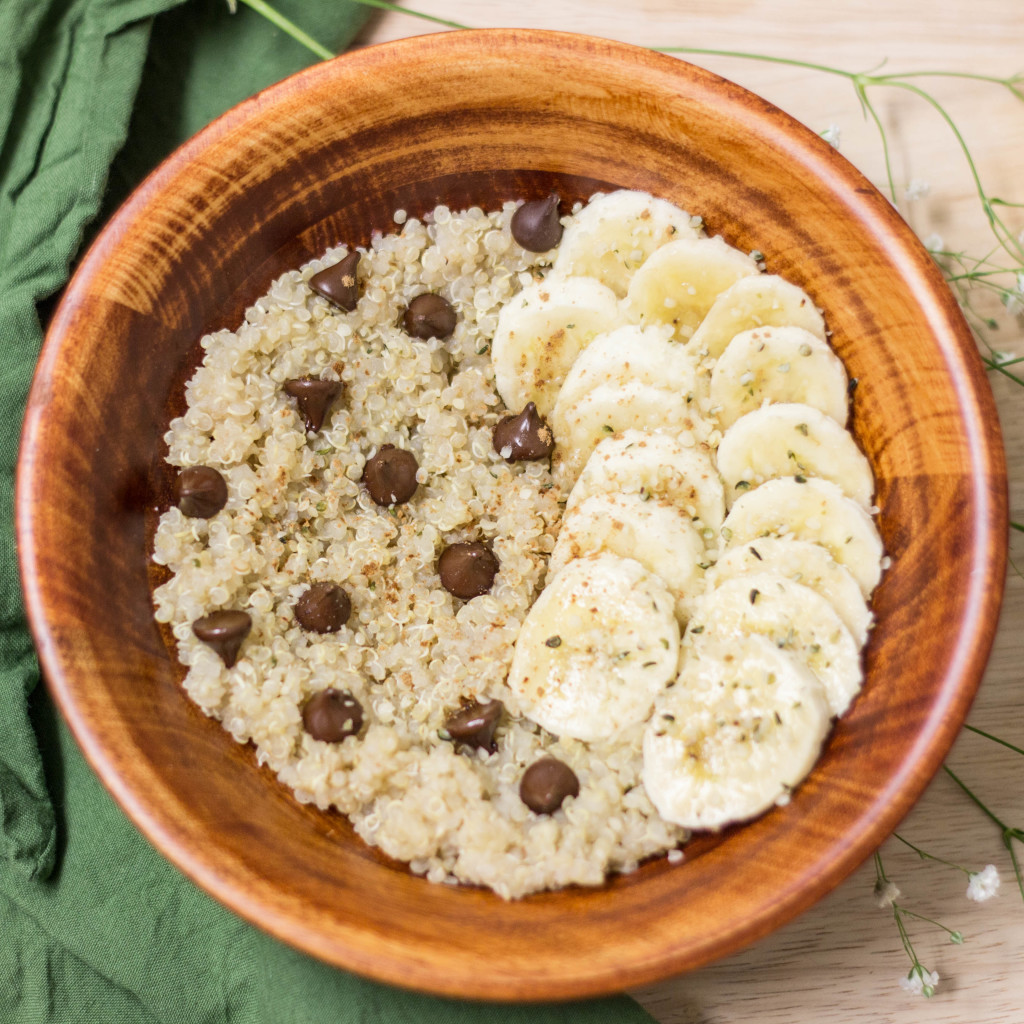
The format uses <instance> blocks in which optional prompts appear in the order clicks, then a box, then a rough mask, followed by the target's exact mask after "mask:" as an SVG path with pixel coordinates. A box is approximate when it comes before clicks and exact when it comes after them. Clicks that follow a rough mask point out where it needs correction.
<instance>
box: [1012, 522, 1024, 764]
mask: <svg viewBox="0 0 1024 1024" xmlns="http://www.w3.org/2000/svg"><path fill="white" fill-rule="evenodd" d="M1010 526H1011V527H1012V528H1013V529H1014V530H1018V531H1019V532H1020V533H1024V523H1015V522H1014V521H1013V520H1012V519H1011V520H1010ZM1021 753H1022V754H1024V750H1022V751H1021Z"/></svg>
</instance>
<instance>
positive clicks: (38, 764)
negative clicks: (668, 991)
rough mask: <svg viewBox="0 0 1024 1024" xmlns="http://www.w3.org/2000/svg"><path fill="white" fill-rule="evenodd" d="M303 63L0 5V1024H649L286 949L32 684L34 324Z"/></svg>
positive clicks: (206, 31) (258, 25) (170, 21)
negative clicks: (94, 242) (122, 786)
mask: <svg viewBox="0 0 1024 1024" xmlns="http://www.w3.org/2000/svg"><path fill="white" fill-rule="evenodd" d="M276 6H277V7H278V8H279V9H280V10H281V11H282V12H283V13H285V14H286V15H288V16H290V17H292V18H293V19H294V20H296V21H298V22H300V23H301V24H302V25H303V27H304V28H305V29H306V30H307V31H309V32H311V33H312V34H314V35H316V36H318V37H319V38H320V39H321V40H322V41H323V42H325V43H326V44H328V45H333V46H335V47H337V48H341V47H343V46H345V45H346V44H347V43H348V42H349V41H350V40H351V38H352V36H353V35H354V34H355V32H356V31H357V29H358V27H359V26H360V24H361V23H362V20H363V13H364V8H361V7H358V6H357V5H355V4H352V3H348V2H346V0H278V2H277V4H276ZM309 60H310V57H309V54H308V53H307V52H306V51H304V50H303V49H302V48H301V47H299V46H298V45H297V44H295V43H294V42H293V41H292V40H290V39H288V38H287V37H286V36H285V35H284V34H283V33H281V32H280V31H279V30H277V29H275V28H273V27H272V26H271V25H269V23H267V22H266V21H264V20H263V19H262V18H260V17H258V16H257V15H255V14H254V13H253V12H251V11H249V10H248V9H245V8H242V9H240V10H239V12H238V14H236V15H234V16H232V15H230V14H229V12H228V10H227V7H226V4H225V3H224V0H188V2H184V0H0V345H2V356H3V358H2V359H0V1022H16V1024H43V1022H46V1024H78V1022H82V1024H117V1022H126V1024H144V1022H146V1024H148V1022H156V1021H160V1022H164V1024H200V1022H202V1024H221V1022H223V1024H228V1022H231V1024H243V1022H244V1024H250V1022H251V1024H256V1022H261V1024H262V1022H273V1024H299V1022H312V1021H337V1022H343V1024H397V1022H407V1021H408V1022H413V1021H417V1022H419V1021H422V1022H427V1024H429V1022H434V1021H436V1022H444V1024H470V1022H475V1021H484V1020H486V1021H496V1022H509V1024H511V1022H521V1024H545V1022H555V1021H572V1022H577V1021H578V1022H580V1024H605V1022H607V1024H613V1022H614V1024H631V1022H637V1024H640V1022H644V1021H647V1022H649V1021H650V1018H649V1017H648V1016H647V1014H646V1013H644V1012H643V1011H642V1010H641V1009H640V1008H639V1007H638V1006H637V1005H636V1004H635V1003H633V1002H632V1001H631V1000H628V999H626V998H624V997H623V998H617V999H608V1000H598V1001H592V1002H585V1003H572V1004H566V1005H545V1006H533V1007H516V1006H503V1005H497V1006H492V1005H483V1004H475V1003H461V1002H455V1001H448V1000H441V999H432V998H429V997H423V996H417V995H413V994H411V993H406V992H402V991H399V990H395V989H391V988H387V987H385V986H381V985H376V984H374V983H372V982H367V981H363V980H362V979H359V978H356V977H353V976H352V975H350V974H347V973H345V972H343V971H338V970H335V969H333V968H330V967H327V966H325V965H323V964H321V963H319V962H317V961H315V960H313V959H311V958H309V957H306V956H304V955H303V954H300V953H297V952H295V951H294V950H291V949H289V948H288V947H286V946H284V945H282V944H280V943H278V942H277V941H275V940H274V939H272V938H269V937H268V936H266V935H264V934H263V933H262V932H259V931H258V930H256V929H255V928H253V927H251V926H250V925H248V924H247V923H245V922H244V921H242V920H241V919H239V918H237V917H235V916H234V915H233V914H231V913H230V912H228V911H226V910H224V909H223V908H222V907H220V906H219V905H218V904H216V903H214V901H213V900H211V899H210V898H209V897H208V896H207V895H206V894H205V893H203V892H201V891H199V890H198V889H197V888H196V887H195V886H193V885H192V883H191V882H190V881H188V880H187V879H186V878H185V877H184V876H182V875H181V874H180V873H179V872H178V871H177V870H176V869H175V868H174V867H172V866H171V865H170V864H169V863H167V862H166V861H165V860H164V859H163V858H162V857H161V856H160V855H159V854H157V853H156V851H154V850H153V849H152V847H151V846H150V845H149V844H148V843H147V842H146V840H145V839H143V837H142V836H141V835H140V834H139V833H138V832H137V831H136V829H135V828H134V826H133V825H132V824H131V823H130V822H129V821H128V820H127V819H126V818H125V816H124V815H123V814H122V812H121V811H120V809H119V808H118V807H117V806H116V805H115V804H114V802H113V801H112V800H111V798H110V797H109V796H108V794H107V793H106V791H105V790H104V789H103V788H102V786H101V785H100V784H99V782H98V780H97V779H96V777H95V775H94V774H93V773H92V771H91V770H90V769H89V767H88V766H87V765H86V763H85V761H84V759H83V758H82V755H81V753H80V752H79V750H78V748H77V746H76V745H75V743H74V741H73V739H72V738H71V736H70V734H69V732H68V730H67V727H66V726H65V725H64V723H63V721H62V720H61V719H60V717H59V715H58V714H57V713H56V711H55V710H54V708H53V705H52V704H51V702H50V701H49V699H48V697H47V696H46V694H45V692H44V691H43V689H42V687H39V686H38V685H37V684H38V682H39V670H38V666H37V664H36V660H35V655H34V652H33V649H32V644H31V640H30V638H29V635H28V631H27V629H26V625H25V616H24V610H23V607H22V602H21V593H20V588H19V583H18V576H17V566H16V560H15V553H14V536H13V526H12V490H13V483H12V479H13V468H14V463H15V458H16V454H17V443H18V435H19V432H20V429H21V419H22V413H23V409H24V404H25V398H26V395H27V392H28V386H29V382H30V378H31V373H32V368H33V365H34V363H35V360H36V356H37V354H38V350H39V345H40V342H41V327H40V309H42V311H43V314H44V315H45V312H46V309H47V302H48V300H49V299H51V297H52V296H54V295H55V293H56V292H58V290H59V289H60V288H61V286H62V285H63V283H64V281H65V280H66V277H67V274H68V269H69V266H70V265H71V263H72V261H73V259H74V258H75V256H76V253H77V252H78V251H79V249H80V247H81V244H82V240H83V238H84V236H85V234H86V233H87V232H88V231H89V230H90V225H91V224H92V223H93V222H94V221H95V219H96V215H97V212H98V211H99V210H100V209H101V208H102V209H103V210H104V211H106V212H109V211H110V210H111V209H113V207H114V206H115V205H116V202H117V201H119V200H120V199H121V198H123V196H124V195H125V194H126V193H127V191H128V190H129V189H130V188H131V186H132V185H134V184H135V183H136V182H137V181H138V180H139V178H140V177H141V176H142V175H143V174H144V173H145V172H147V171H148V170H150V169H151V168H152V167H153V166H154V164H155V163H156V162H157V160H159V159H160V158H161V157H162V156H164V155H166V154H167V153H168V152H169V151H170V150H171V149H172V148H173V147H174V146H175V145H177V144H178V143H180V142H181V141H182V140H184V139H185V138H187V137H188V136H189V135H191V134H193V133H194V132H195V131H197V130H198V129H199V128H201V127H202V126H203V125H204V124H205V123H207V122H208V121H209V120H210V119H211V118H213V117H214V116H216V115H217V114H219V113H221V112H222V111H223V110H225V109H227V108H228V107H229V106H231V105H233V104H234V103H236V102H237V101H238V100H241V99H243V98H244V97H246V96H248V95H250V94H251V93H253V92H255V91H256V90H257V89H259V88H261V87H263V86H265V85H268V84H270V83H271V82H273V81H275V80H277V79H279V78H282V77H284V76H285V75H287V74H289V73H291V72H292V71H295V70H298V69H299V68H300V67H302V66H304V65H305V64H307V63H308V62H309ZM133 111H134V113H133ZM122 147H123V148H122ZM115 157H116V159H115ZM108 174H109V181H110V188H109V190H107V191H105V187H106V183H107V181H108Z"/></svg>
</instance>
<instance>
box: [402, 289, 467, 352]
mask: <svg viewBox="0 0 1024 1024" xmlns="http://www.w3.org/2000/svg"><path fill="white" fill-rule="evenodd" d="M402 320H403V323H404V324H405V329H406V330H407V331H408V332H409V333H410V334H411V335H412V336H413V337H414V338H422V339H424V340H426V339H427V338H447V337H448V336H449V335H450V334H451V333H452V331H454V330H455V310H454V309H453V308H452V304H451V303H450V302H448V301H447V299H444V298H442V297H441V296H440V295H434V294H433V293H432V292H424V293H423V294H422V295H417V296H416V298H415V299H413V300H412V302H410V303H409V308H408V309H407V310H406V311H405V316H404V317H403V318H402Z"/></svg>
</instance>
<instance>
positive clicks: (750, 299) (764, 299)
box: [693, 274, 825, 356]
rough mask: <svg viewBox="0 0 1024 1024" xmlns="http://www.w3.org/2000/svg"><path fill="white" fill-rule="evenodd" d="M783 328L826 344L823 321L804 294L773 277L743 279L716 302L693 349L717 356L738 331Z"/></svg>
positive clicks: (694, 335)
mask: <svg viewBox="0 0 1024 1024" xmlns="http://www.w3.org/2000/svg"><path fill="white" fill-rule="evenodd" d="M785 325H790V326H793V327H800V328H803V329H804V330H805V331H808V332H810V333H811V334H813V335H815V336H816V337H817V338H819V339H820V340H821V341H824V340H825V320H824V319H823V317H822V315H821V313H819V312H818V308H817V307H816V306H815V305H814V303H813V302H812V301H811V298H810V296H809V295H808V294H807V293H806V292H805V291H803V290H802V289H801V288H797V286H796V285H795V284H790V283H789V282H788V281H784V280H783V279H782V278H781V277H778V276H777V275H775V274H763V275H761V276H759V277H745V278H743V279H742V280H739V281H737V282H736V283H735V284H734V285H732V286H731V287H730V288H727V289H726V290H725V291H724V292H722V294H721V295H719V296H718V298H717V299H715V302H714V305H713V306H712V307H711V309H709V310H708V315H707V316H706V317H704V319H703V320H702V321H701V324H700V326H699V327H698V328H697V330H696V331H694V333H693V346H694V348H695V349H697V351H698V352H700V351H704V350H706V351H707V353H708V355H711V356H719V355H721V354H722V351H723V350H724V349H725V347H726V345H728V344H729V342H730V341H732V339H733V338H734V337H736V335H737V334H739V333H740V332H741V331H748V330H750V329H751V328H754V327H769V326H770V327H782V326H785Z"/></svg>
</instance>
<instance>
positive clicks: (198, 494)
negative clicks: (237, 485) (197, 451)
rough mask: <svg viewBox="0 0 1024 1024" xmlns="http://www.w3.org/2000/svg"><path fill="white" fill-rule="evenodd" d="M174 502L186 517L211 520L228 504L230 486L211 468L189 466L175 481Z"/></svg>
mask: <svg viewBox="0 0 1024 1024" xmlns="http://www.w3.org/2000/svg"><path fill="white" fill-rule="evenodd" d="M174 500H175V504H176V505H177V506H178V508H180V509H181V511H182V512H184V513H185V515H187V516H192V518H194V519H209V518H210V516H215V515H216V514H217V513H218V512H219V511H220V510H221V509H222V508H223V507H224V506H225V504H226V503H227V500H228V485H227V484H226V483H225V482H224V477H222V476H221V475H220V473H218V472H217V470H215V469H213V468H212V467H211V466H189V467H188V468H187V469H183V470H182V471H181V472H180V473H179V474H178V479H177V480H175V481H174Z"/></svg>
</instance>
